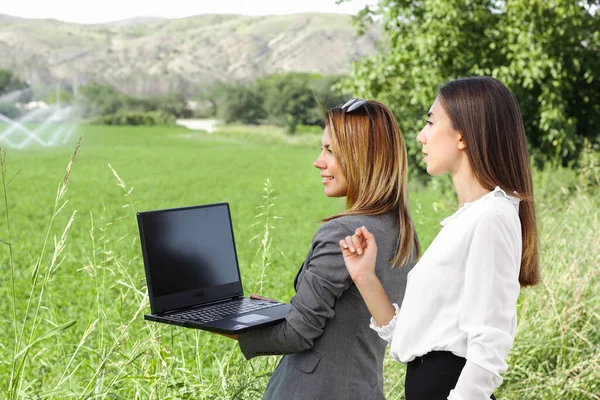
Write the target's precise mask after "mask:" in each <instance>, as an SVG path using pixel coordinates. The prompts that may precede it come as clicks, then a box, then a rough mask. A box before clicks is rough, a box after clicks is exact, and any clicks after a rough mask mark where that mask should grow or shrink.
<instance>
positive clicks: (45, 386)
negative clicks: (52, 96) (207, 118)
mask: <svg viewBox="0 0 600 400" xmlns="http://www.w3.org/2000/svg"><path fill="white" fill-rule="evenodd" d="M261 129H263V128H253V129H246V131H244V129H243V128H239V127H238V128H235V129H233V128H232V129H230V130H228V131H226V132H223V133H221V134H217V135H208V134H204V133H197V132H191V131H188V130H186V129H184V128H177V127H172V128H136V127H118V128H117V127H110V128H108V127H101V126H81V127H80V128H79V129H78V135H82V137H83V138H82V142H81V147H80V148H79V151H78V154H77V156H76V158H75V161H74V163H73V165H72V168H71V171H70V175H69V177H68V190H67V191H66V192H65V193H64V194H63V195H62V197H61V198H60V199H59V200H58V201H56V197H57V191H58V190H59V188H60V187H61V185H62V184H63V178H64V176H65V170H66V167H67V164H69V160H70V158H71V154H72V152H73V149H74V147H75V142H73V143H70V144H69V145H65V146H63V147H55V148H31V149H26V150H11V149H9V150H8V152H7V154H6V171H5V184H6V182H7V181H8V180H9V179H10V178H11V177H13V175H14V174H15V173H17V172H18V171H20V172H18V174H17V175H16V177H14V179H13V180H12V181H10V183H9V184H8V185H7V186H6V190H5V195H6V202H5V206H3V207H2V215H1V218H0V239H2V241H3V242H5V243H4V244H3V243H0V246H2V253H0V257H2V263H1V265H0V268H1V272H2V280H1V287H0V293H1V294H2V296H3V298H4V299H5V301H3V302H0V311H1V315H2V316H1V317H0V391H1V392H0V393H2V395H1V397H4V398H9V399H16V398H57V399H62V398H94V399H95V398H118V399H150V398H151V399H167V398H169V399H188V398H190V399H191V398H194V399H234V398H236V399H255V398H260V394H261V393H262V391H263V390H264V387H265V385H266V383H267V381H268V376H269V373H270V372H271V371H272V369H273V368H274V366H275V365H276V361H277V358H276V357H268V358H263V359H258V360H253V361H251V362H246V361H245V360H244V359H243V357H242V356H241V355H240V353H239V350H238V349H237V345H236V344H235V343H234V342H233V341H230V340H229V339H225V338H222V337H220V336H216V335H211V334H209V333H206V332H199V331H193V330H190V329H183V328H172V327H167V326H159V325H158V324H153V323H147V322H145V321H144V320H143V318H142V315H143V313H144V312H147V311H149V306H148V304H147V300H146V294H145V280H144V273H143V264H142V260H141V251H140V246H139V240H138V234H137V225H136V221H135V211H142V210H150V209H158V208H166V207H179V206H187V205H195V204H202V203H212V202H222V201H227V202H229V203H230V206H231V211H232V217H233V222H234V230H235V236H236V243H237V247H238V257H239V262H240V267H241V271H242V279H243V281H244V286H245V288H246V290H247V292H248V293H250V292H259V293H263V294H265V295H268V296H270V297H275V298H278V299H281V300H284V301H287V300H289V298H290V297H291V296H292V295H293V288H292V282H293V278H294V276H295V274H296V271H297V269H298V268H299V266H300V264H301V263H302V261H303V260H304V256H305V254H306V251H307V250H308V249H309V246H310V241H311V238H312V235H313V234H314V232H315V230H316V229H317V227H318V224H319V220H320V218H323V217H325V216H327V215H330V214H332V213H335V212H337V211H340V210H341V209H342V204H341V203H340V201H339V200H336V199H329V198H327V197H325V196H324V195H323V188H322V185H321V183H320V178H319V174H318V171H317V170H316V169H315V168H314V167H313V166H312V162H313V160H314V159H315V158H316V157H317V155H318V152H319V146H320V145H319V143H320V138H319V137H318V136H316V135H305V136H302V137H299V138H296V139H294V140H288V139H286V138H285V137H284V136H283V135H281V134H280V133H278V132H277V131H273V130H268V131H267V132H266V133H265V132H262V131H261ZM265 129H266V128H265ZM263 133H264V134H263ZM109 164H110V166H109ZM113 170H114V172H113ZM115 173H116V174H117V175H118V178H117V176H116V175H115ZM540 176H541V175H540ZM544 177H547V175H543V176H541V178H540V179H538V180H536V182H541V183H540V185H543V187H541V188H540V190H538V216H539V221H540V222H539V223H540V231H541V238H540V239H541V245H542V263H543V271H544V284H543V285H540V286H538V287H536V288H535V289H533V290H532V289H528V290H524V291H523V293H522V295H521V299H520V310H519V311H520V314H519V317H520V320H519V322H520V325H519V331H518V334H517V339H516V342H515V345H514V347H513V351H512V353H511V357H510V360H509V365H510V368H509V371H508V373H507V374H506V375H505V382H504V384H503V386H502V388H501V391H500V392H499V395H500V396H499V398H507V399H557V398H560V399H600V328H599V326H600V310H599V304H600V300H598V298H597V293H598V290H599V289H600V284H599V282H600V280H599V279H598V278H600V277H599V276H598V275H599V273H598V268H597V267H598V265H599V264H600V262H599V261H600V233H599V232H598V226H599V225H598V219H599V216H600V212H599V206H600V201H599V200H598V196H597V194H598V193H597V191H596V193H593V192H592V193H590V192H589V191H587V192H584V191H580V190H577V188H576V187H574V186H573V185H563V184H561V183H560V182H556V181H553V180H551V179H546V180H544V179H542V178H544ZM547 181H549V182H550V183H547ZM421 186H422V185H419V184H414V185H411V187H413V190H412V191H411V204H412V211H413V218H414V220H415V222H416V225H417V230H418V233H419V236H420V239H421V242H422V244H423V247H424V248H426V246H427V245H428V244H429V243H430V242H431V240H432V239H433V237H434V236H435V234H436V233H437V231H438V230H439V224H438V222H439V221H440V220H441V219H442V218H443V217H445V216H447V215H448V214H450V213H451V212H452V207H454V199H453V197H452V196H451V195H450V196H449V195H447V194H443V193H440V192H439V191H438V190H433V189H426V188H422V187H421ZM536 189H537V188H536ZM63 205H64V207H63ZM6 206H7V207H6ZM61 207H62V208H61ZM57 208H58V209H60V210H59V211H56V209H57ZM7 210H8V212H7ZM75 212H76V213H75ZM74 213H75V214H74ZM73 215H74V217H73V219H72V220H71V218H72V216H73ZM53 216H54V217H53ZM267 226H268V229H267V228H266V227H267ZM6 243H10V246H9V245H7V244H6ZM13 305H14V306H13ZM403 371H404V369H403V367H402V366H401V365H399V364H397V363H394V362H392V361H391V360H390V359H388V360H386V368H385V377H386V391H387V393H388V398H389V399H403V395H402V391H403V390H402V381H403V373H404V372H403Z"/></svg>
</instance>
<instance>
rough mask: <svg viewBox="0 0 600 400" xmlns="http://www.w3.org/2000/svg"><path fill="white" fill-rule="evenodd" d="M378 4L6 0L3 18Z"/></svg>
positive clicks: (81, 18) (87, 18)
mask: <svg viewBox="0 0 600 400" xmlns="http://www.w3.org/2000/svg"><path fill="white" fill-rule="evenodd" d="M374 3H377V1H376V0H351V1H350V2H345V3H342V4H336V1H335V0H101V1H97V0H96V1H94V0H92V1H89V0H13V1H10V0H4V1H2V3H0V4H1V5H0V14H8V15H12V16H16V17H22V18H54V19H58V20H61V21H66V22H75V23H80V24H94V23H102V22H112V21H120V20H123V19H129V18H133V17H164V18H183V17H189V16H192V15H199V14H244V15H272V14H277V15H281V14H294V13H303V12H327V13H341V14H356V13H357V12H358V11H359V10H361V9H362V8H364V6H365V5H366V4H371V5H372V4H374Z"/></svg>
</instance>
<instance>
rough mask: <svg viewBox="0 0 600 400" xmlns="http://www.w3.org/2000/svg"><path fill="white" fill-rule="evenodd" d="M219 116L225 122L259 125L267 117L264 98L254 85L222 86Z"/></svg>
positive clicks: (219, 99)
mask: <svg viewBox="0 0 600 400" xmlns="http://www.w3.org/2000/svg"><path fill="white" fill-rule="evenodd" d="M219 86H220V94H219V98H218V100H217V102H218V116H219V118H221V119H222V120H224V121H225V122H227V123H229V122H235V121H239V122H242V123H245V124H257V123H258V122H259V121H260V120H261V119H262V118H264V117H265V115H266V114H265V111H264V109H263V97H262V95H261V93H260V92H259V91H258V90H257V89H256V87H254V86H253V85H226V84H220V85H219Z"/></svg>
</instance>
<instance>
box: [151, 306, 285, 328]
mask: <svg viewBox="0 0 600 400" xmlns="http://www.w3.org/2000/svg"><path fill="white" fill-rule="evenodd" d="M289 310H290V306H289V304H281V305H278V306H274V307H269V308H265V309H263V310H257V311H250V312H247V313H243V314H237V315H233V316H230V317H227V318H223V319H220V320H218V321H211V322H205V323H200V322H194V321H183V320H179V319H175V318H170V317H169V316H164V315H156V314H146V315H144V319H145V320H148V321H155V322H162V323H165V324H169V325H177V326H183V327H185V328H194V329H201V330H204V331H211V332H218V333H227V334H230V335H235V334H238V333H241V332H245V331H248V330H250V329H253V328H256V327H259V326H265V325H271V324H274V323H277V322H280V321H282V320H284V319H285V317H286V316H287V314H288V312H289Z"/></svg>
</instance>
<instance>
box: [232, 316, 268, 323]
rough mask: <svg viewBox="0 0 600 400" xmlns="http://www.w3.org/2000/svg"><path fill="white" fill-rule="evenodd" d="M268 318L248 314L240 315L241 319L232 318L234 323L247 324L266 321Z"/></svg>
mask: <svg viewBox="0 0 600 400" xmlns="http://www.w3.org/2000/svg"><path fill="white" fill-rule="evenodd" d="M268 318H269V317H265V316H264V315H259V314H248V315H242V316H241V317H237V318H234V319H235V320H236V321H238V322H241V323H244V324H248V323H250V322H256V321H260V320H261V319H268Z"/></svg>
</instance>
